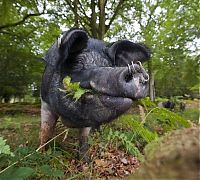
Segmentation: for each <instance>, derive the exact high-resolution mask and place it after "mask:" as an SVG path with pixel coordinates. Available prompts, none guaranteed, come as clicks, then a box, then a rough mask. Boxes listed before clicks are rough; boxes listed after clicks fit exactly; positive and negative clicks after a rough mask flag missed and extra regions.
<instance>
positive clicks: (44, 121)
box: [40, 101, 58, 151]
mask: <svg viewBox="0 0 200 180" xmlns="http://www.w3.org/2000/svg"><path fill="white" fill-rule="evenodd" d="M57 120H58V115H57V114H55V113H54V112H52V111H51V110H50V108H49V106H48V104H47V103H45V102H44V101H42V105H41V128H40V147H41V149H40V150H41V151H44V150H45V146H44V147H42V146H43V145H44V144H45V143H46V142H47V141H48V140H49V139H50V138H51V137H52V136H53V133H54V129H55V126H56V122H57Z"/></svg>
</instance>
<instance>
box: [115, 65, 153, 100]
mask: <svg viewBox="0 0 200 180" xmlns="http://www.w3.org/2000/svg"><path fill="white" fill-rule="evenodd" d="M121 77H122V78H123V79H124V80H123V81H121V80H120V81H119V82H121V85H122V89H123V91H124V96H125V97H128V98H131V99H140V98H143V97H145V96H147V93H148V83H149V75H148V73H147V72H146V70H145V69H144V67H143V66H142V64H141V62H139V61H138V62H137V63H133V62H131V64H127V68H126V69H124V71H123V72H122V74H121Z"/></svg>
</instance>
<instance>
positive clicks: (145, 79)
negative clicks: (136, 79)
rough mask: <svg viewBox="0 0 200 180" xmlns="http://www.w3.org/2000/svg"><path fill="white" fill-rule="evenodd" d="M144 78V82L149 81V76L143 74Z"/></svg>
mask: <svg viewBox="0 0 200 180" xmlns="http://www.w3.org/2000/svg"><path fill="white" fill-rule="evenodd" d="M145 76H146V77H144V81H145V82H147V81H149V75H148V74H145Z"/></svg>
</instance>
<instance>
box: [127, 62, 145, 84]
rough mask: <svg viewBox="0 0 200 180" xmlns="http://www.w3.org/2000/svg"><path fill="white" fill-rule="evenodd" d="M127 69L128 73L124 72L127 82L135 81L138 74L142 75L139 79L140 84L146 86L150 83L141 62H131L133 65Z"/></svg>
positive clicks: (128, 65) (129, 65)
mask: <svg viewBox="0 0 200 180" xmlns="http://www.w3.org/2000/svg"><path fill="white" fill-rule="evenodd" d="M127 67H128V72H126V71H125V72H124V73H125V81H126V82H129V81H131V80H132V79H133V76H134V74H136V73H141V76H140V77H139V80H140V81H139V82H140V83H142V84H146V83H147V82H148V81H149V75H148V74H147V72H146V71H145V69H144V67H143V66H142V63H141V62H140V61H137V64H134V63H133V61H131V64H127Z"/></svg>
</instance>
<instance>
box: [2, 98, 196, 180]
mask: <svg viewBox="0 0 200 180" xmlns="http://www.w3.org/2000/svg"><path fill="white" fill-rule="evenodd" d="M140 104H141V105H142V106H143V108H144V112H145V119H143V120H142V119H141V117H140V115H139V114H126V115H123V116H121V117H119V118H118V120H117V121H114V122H113V123H111V124H108V125H104V126H103V127H102V128H101V132H98V131H96V132H94V133H93V135H91V136H90V137H89V144H90V151H93V152H91V154H93V157H92V159H93V160H94V161H95V160H96V159H98V158H99V157H101V158H102V153H105V152H107V151H108V150H110V149H115V150H116V151H117V150H118V149H119V150H122V151H123V152H124V153H126V154H130V155H133V156H135V157H137V158H138V159H139V160H140V161H143V160H144V157H143V149H144V147H145V146H146V145H147V144H149V143H151V142H152V141H153V140H155V139H158V137H159V136H162V135H163V134H165V133H167V132H169V131H172V130H174V129H180V128H187V127H190V123H189V122H188V121H187V120H186V119H185V118H183V117H191V118H193V117H194V116H195V118H196V117H197V112H198V111H196V110H195V112H196V114H195V115H192V116H191V114H190V113H188V112H183V113H175V112H171V111H168V110H166V109H162V108H158V107H157V106H156V105H155V104H154V103H153V102H151V101H149V100H148V99H143V100H142V101H140ZM187 113H188V114H187ZM0 121H1V130H2V133H1V135H0V136H3V137H4V139H2V138H0V171H1V170H3V169H4V168H6V167H8V166H9V165H11V164H13V163H15V162H18V163H16V164H14V165H13V166H12V167H10V168H9V169H8V170H6V171H5V172H3V173H0V179H13V177H14V179H27V178H29V179H60V178H69V179H76V178H79V179H81V178H83V177H85V175H84V174H87V173H86V171H84V170H83V171H80V170H79V166H80V164H81V161H75V160H74V159H75V155H74V154H75V153H74V152H76V151H77V143H74V144H73V143H72V148H71V147H70V148H71V149H70V151H69V150H65V149H63V148H62V147H61V146H59V144H60V143H62V142H61V141H60V140H56V141H54V143H53V145H51V146H50V147H49V149H48V151H47V152H46V153H44V154H41V153H39V152H36V151H35V149H36V147H37V145H38V144H37V142H36V137H37V138H38V130H39V125H36V124H38V122H39V117H38V116H30V115H20V114H18V115H14V116H9V115H4V116H1V117H0ZM36 129H37V130H36ZM4 130H5V133H4ZM22 137H23V138H22ZM73 138H74V135H73ZM5 139H8V141H7V143H9V144H10V145H11V149H12V148H13V149H15V150H14V151H13V152H12V151H11V150H10V148H9V146H8V145H7V144H6V141H5ZM11 139H12V140H11ZM13 139H14V140H13ZM32 139H34V141H32ZM73 140H75V141H77V139H76V138H74V139H73ZM26 142H27V143H26ZM30 142H32V143H30ZM70 142H71V141H70ZM13 144H15V145H14V146H13ZM66 144H69V141H68V140H67V142H66ZM94 151H95V152H94ZM28 154H31V156H29V157H27V158H25V159H23V158H24V157H26V156H27V155H28ZM100 162H101V161H100ZM74 163H77V164H76V165H75V164H74ZM93 168H94V167H93V164H92V163H91V164H90V165H89V169H87V172H88V173H89V174H91V173H92V171H93ZM75 172H76V173H77V174H75ZM92 176H93V177H98V175H95V174H92Z"/></svg>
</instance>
